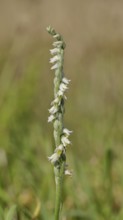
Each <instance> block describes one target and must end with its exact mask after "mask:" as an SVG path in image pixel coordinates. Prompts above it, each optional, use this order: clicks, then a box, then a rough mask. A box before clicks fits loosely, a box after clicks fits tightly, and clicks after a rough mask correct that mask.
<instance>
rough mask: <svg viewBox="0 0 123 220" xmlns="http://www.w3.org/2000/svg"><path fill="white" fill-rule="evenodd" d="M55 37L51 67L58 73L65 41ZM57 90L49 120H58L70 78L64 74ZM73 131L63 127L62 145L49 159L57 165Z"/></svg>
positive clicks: (61, 69) (58, 81) (56, 35)
mask: <svg viewBox="0 0 123 220" xmlns="http://www.w3.org/2000/svg"><path fill="white" fill-rule="evenodd" d="M53 37H54V38H55V39H56V41H55V42H54V43H53V46H54V48H53V49H51V50H50V53H51V55H52V56H53V57H52V58H51V59H50V63H51V64H53V66H52V67H51V70H55V75H56V73H59V72H63V53H62V52H63V47H62V46H63V41H62V39H61V36H60V35H59V34H55V35H53ZM57 79H58V78H57V77H56V81H57V83H58V84H57V87H58V88H57V91H56V93H55V98H54V100H53V101H52V102H51V108H50V109H49V113H50V116H49V117H48V122H54V121H55V120H58V114H59V112H60V109H61V105H62V100H63V99H66V96H65V92H66V90H67V89H68V84H69V82H70V80H68V79H67V78H65V77H64V76H63V74H62V77H61V79H60V80H59V79H58V80H57ZM71 133H72V131H69V130H68V129H67V128H63V129H62V134H61V136H60V140H61V141H60V142H61V143H60V145H59V146H57V147H56V149H55V151H54V153H53V154H52V155H51V156H50V157H48V159H49V161H50V162H51V163H52V164H54V165H56V164H57V163H59V161H60V158H61V155H65V153H66V147H67V145H69V144H71V142H70V140H69V136H70V134H71ZM65 174H66V175H71V172H70V171H69V170H67V169H65Z"/></svg>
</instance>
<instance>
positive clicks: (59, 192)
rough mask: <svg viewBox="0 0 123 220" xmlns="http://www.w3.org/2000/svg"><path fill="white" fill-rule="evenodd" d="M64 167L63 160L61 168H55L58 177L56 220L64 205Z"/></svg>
mask: <svg viewBox="0 0 123 220" xmlns="http://www.w3.org/2000/svg"><path fill="white" fill-rule="evenodd" d="M64 169H65V162H62V164H61V166H60V169H59V170H58V168H54V172H55V178H56V199H55V220H59V215H60V210H61V206H62V191H63V190H62V189H63V178H64Z"/></svg>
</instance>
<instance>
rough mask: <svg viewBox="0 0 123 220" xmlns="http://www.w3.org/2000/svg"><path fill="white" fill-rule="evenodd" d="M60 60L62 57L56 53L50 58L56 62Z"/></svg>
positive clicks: (52, 61) (51, 61)
mask: <svg viewBox="0 0 123 220" xmlns="http://www.w3.org/2000/svg"><path fill="white" fill-rule="evenodd" d="M58 60H60V57H59V56H58V55H56V56H54V57H52V58H51V59H50V63H55V62H56V61H58Z"/></svg>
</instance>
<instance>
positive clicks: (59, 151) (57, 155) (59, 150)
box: [48, 128, 72, 176]
mask: <svg viewBox="0 0 123 220" xmlns="http://www.w3.org/2000/svg"><path fill="white" fill-rule="evenodd" d="M71 133H72V131H69V130H68V129H67V128H64V129H63V134H62V136H61V144H60V145H59V146H58V147H56V149H55V151H54V153H53V154H52V155H51V156H50V157H48V160H49V161H50V162H51V163H52V164H56V163H57V162H58V161H59V159H60V156H61V154H62V153H64V154H65V152H66V147H67V145H69V144H71V142H70V140H69V139H68V138H69V135H70V134H71ZM65 175H69V176H71V175H72V173H71V171H70V170H68V169H65Z"/></svg>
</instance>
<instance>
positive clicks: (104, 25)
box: [0, 0, 123, 62]
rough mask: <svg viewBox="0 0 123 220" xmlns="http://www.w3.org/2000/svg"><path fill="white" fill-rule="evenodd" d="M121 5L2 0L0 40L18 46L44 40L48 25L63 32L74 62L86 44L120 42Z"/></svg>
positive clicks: (122, 31) (88, 1)
mask: <svg viewBox="0 0 123 220" xmlns="http://www.w3.org/2000/svg"><path fill="white" fill-rule="evenodd" d="M122 7H123V2H122V1H120V0H119V1H115V0H112V1H111V0H108V1H105V0H104V1H101V0H99V1H98V0H93V1H91V0H86V1H82V0H77V1H75V0H67V1H64V0H53V1H49V0H21V1H20V0H11V1H10V0H1V1H0V27H1V31H0V44H3V42H5V41H7V40H10V38H11V39H14V40H15V41H18V42H17V44H18V47H19V46H20V47H21V48H22V47H23V44H24V47H25V46H27V45H28V43H29V41H36V40H37V39H40V40H43V41H45V42H47V41H48V39H49V38H48V37H49V36H48V35H47V33H46V31H45V29H46V27H47V26H48V25H51V26H53V27H54V28H56V30H58V31H59V32H60V33H62V34H63V35H64V38H65V40H66V43H67V47H68V49H67V52H66V54H67V55H66V57H67V59H68V60H71V59H72V61H75V62H77V61H78V60H80V57H81V55H82V54H83V53H85V51H86V50H87V49H88V48H89V47H92V48H93V47H95V45H101V46H102V45H103V44H114V45H115V44H117V43H119V44H120V43H122V39H123V26H122V21H123V13H122Z"/></svg>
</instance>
